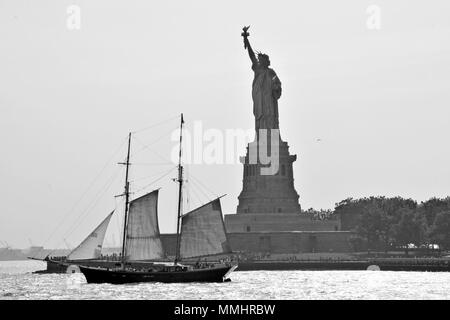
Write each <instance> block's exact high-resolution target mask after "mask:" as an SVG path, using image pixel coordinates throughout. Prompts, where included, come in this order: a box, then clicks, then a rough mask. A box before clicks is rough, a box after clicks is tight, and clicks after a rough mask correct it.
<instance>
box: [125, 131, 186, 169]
mask: <svg viewBox="0 0 450 320" xmlns="http://www.w3.org/2000/svg"><path fill="white" fill-rule="evenodd" d="M176 129H177V127H175V128H171V129H170V131H167V132H166V133H164V134H163V135H161V136H159V137H158V138H157V139H155V140H153V141H152V142H150V143H149V144H145V143H143V142H142V141H141V140H140V139H138V138H136V136H135V137H134V138H135V140H136V141H137V142H139V143H140V144H141V145H142V146H143V148H142V149H141V150H138V151H136V152H135V153H134V155H136V154H139V153H141V152H142V151H144V150H146V149H149V150H150V151H152V152H153V153H155V154H156V155H158V156H159V157H161V158H162V159H164V161H170V160H169V159H167V158H166V157H164V156H162V155H160V154H159V153H158V152H156V151H155V150H153V149H152V148H150V146H152V145H154V144H156V143H157V142H159V141H160V140H161V139H162V138H164V137H166V136H168V135H169V134H172V132H173V131H174V130H176Z"/></svg>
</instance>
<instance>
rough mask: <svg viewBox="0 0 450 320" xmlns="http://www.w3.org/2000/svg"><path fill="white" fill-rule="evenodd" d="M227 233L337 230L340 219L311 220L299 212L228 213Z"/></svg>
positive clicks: (226, 218) (226, 219) (226, 220)
mask: <svg viewBox="0 0 450 320" xmlns="http://www.w3.org/2000/svg"><path fill="white" fill-rule="evenodd" d="M225 227H226V229H227V232H228V233H239V232H261V231H274V232H278V231H339V230H340V221H339V219H336V220H323V221H322V220H312V219H311V217H309V216H306V215H301V214H279V213H275V214H230V215H225Z"/></svg>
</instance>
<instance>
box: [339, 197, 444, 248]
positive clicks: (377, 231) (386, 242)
mask: <svg viewBox="0 0 450 320" xmlns="http://www.w3.org/2000/svg"><path fill="white" fill-rule="evenodd" d="M333 213H334V214H340V217H341V229H342V230H351V231H354V232H355V236H353V237H352V238H351V241H352V245H353V247H354V249H355V250H358V251H359V250H360V249H361V248H363V247H364V248H366V249H369V250H370V249H374V250H380V249H384V250H385V251H387V250H389V249H392V248H404V249H405V250H406V252H407V251H408V248H409V245H411V244H412V245H414V246H415V247H417V248H432V247H435V246H436V245H437V246H438V247H439V249H442V250H450V197H447V198H444V199H438V198H432V199H430V200H428V201H425V202H421V203H417V202H416V201H415V200H412V199H404V198H401V197H395V198H386V197H370V198H362V199H352V198H349V199H346V200H343V201H341V202H339V203H337V204H336V207H335V210H334V212H333Z"/></svg>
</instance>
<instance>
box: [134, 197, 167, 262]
mask: <svg viewBox="0 0 450 320" xmlns="http://www.w3.org/2000/svg"><path fill="white" fill-rule="evenodd" d="M126 239H127V240H126V250H125V252H126V257H127V259H128V260H148V259H158V258H163V257H164V250H163V248H162V244H161V239H160V237H159V226H158V190H155V191H153V192H150V193H148V194H146V195H144V196H142V197H140V198H137V199H135V200H133V201H131V202H130V209H129V213H128V223H127V233H126Z"/></svg>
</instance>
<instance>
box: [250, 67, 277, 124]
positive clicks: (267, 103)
mask: <svg viewBox="0 0 450 320" xmlns="http://www.w3.org/2000/svg"><path fill="white" fill-rule="evenodd" d="M252 69H253V71H254V72H255V78H254V79H253V86H252V98H253V114H254V116H255V129H256V130H259V129H279V125H278V99H279V98H280V96H281V81H280V79H278V76H277V74H276V73H275V71H274V70H273V69H271V68H265V67H262V66H260V65H259V64H257V63H256V64H253V66H252Z"/></svg>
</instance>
